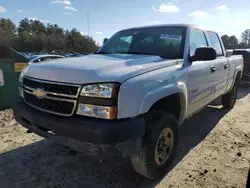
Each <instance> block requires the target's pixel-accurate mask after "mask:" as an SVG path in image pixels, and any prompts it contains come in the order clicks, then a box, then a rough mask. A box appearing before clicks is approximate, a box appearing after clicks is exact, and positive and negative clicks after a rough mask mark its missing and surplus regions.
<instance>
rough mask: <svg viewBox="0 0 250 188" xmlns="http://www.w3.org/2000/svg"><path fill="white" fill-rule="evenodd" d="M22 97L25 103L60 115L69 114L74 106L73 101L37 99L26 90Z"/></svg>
mask: <svg viewBox="0 0 250 188" xmlns="http://www.w3.org/2000/svg"><path fill="white" fill-rule="evenodd" d="M24 99H25V102H26V103H28V104H30V105H32V106H34V107H36V108H39V109H41V110H45V111H48V112H52V113H58V114H62V115H70V114H71V113H72V110H73V108H74V103H73V102H68V101H58V100H53V99H47V98H43V99H39V98H37V97H36V96H34V95H32V94H29V93H27V92H24Z"/></svg>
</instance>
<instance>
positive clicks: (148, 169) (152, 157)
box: [131, 113, 178, 180]
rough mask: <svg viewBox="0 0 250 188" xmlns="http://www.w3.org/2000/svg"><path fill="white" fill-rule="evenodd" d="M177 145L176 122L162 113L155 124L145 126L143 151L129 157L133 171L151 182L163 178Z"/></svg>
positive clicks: (172, 117) (170, 116) (171, 116)
mask: <svg viewBox="0 0 250 188" xmlns="http://www.w3.org/2000/svg"><path fill="white" fill-rule="evenodd" d="M158 115H159V114H158ZM177 145H178V129H177V120H176V118H175V117H174V116H173V115H171V114H165V113H163V116H162V117H160V118H159V120H158V121H156V123H155V124H154V123H149V124H148V125H147V131H146V134H145V137H144V147H143V149H142V150H141V151H139V152H138V153H134V154H132V155H131V163H132V166H133V168H134V170H135V171H136V172H137V173H139V174H141V175H143V176H145V177H147V178H149V179H152V180H155V179H157V178H159V177H161V176H163V175H164V174H165V173H166V170H167V168H168V167H169V166H170V165H171V163H172V161H173V159H174V157H175V154H176V150H177Z"/></svg>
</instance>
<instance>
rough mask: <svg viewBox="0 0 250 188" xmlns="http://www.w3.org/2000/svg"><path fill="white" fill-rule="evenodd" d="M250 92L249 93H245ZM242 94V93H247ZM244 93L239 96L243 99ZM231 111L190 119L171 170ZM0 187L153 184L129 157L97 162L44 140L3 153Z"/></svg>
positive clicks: (206, 111) (218, 110)
mask: <svg viewBox="0 0 250 188" xmlns="http://www.w3.org/2000/svg"><path fill="white" fill-rule="evenodd" d="M246 95H247V94H246ZM246 95H245V94H244V93H243V96H246ZM240 97H241V96H239V98H240ZM227 113H228V111H227V110H224V109H221V107H220V106H209V107H207V108H205V109H204V110H202V111H201V112H200V113H198V114H197V115H195V116H194V117H192V118H190V119H189V120H187V121H186V122H185V123H184V124H183V125H182V126H181V127H180V130H179V134H180V142H179V147H178V151H177V156H176V158H175V160H174V162H173V164H172V166H171V167H170V168H169V170H168V172H169V171H171V170H172V169H173V168H174V167H175V166H176V165H177V164H178V163H179V162H180V161H181V160H182V159H183V158H184V157H185V156H186V155H187V154H188V153H189V151H190V150H192V149H193V148H194V147H196V146H197V145H198V144H199V143H200V142H201V141H202V140H203V139H204V138H205V137H206V136H207V135H208V134H209V133H210V132H211V131H212V130H213V128H214V127H215V126H216V125H217V123H218V122H219V121H220V119H221V118H223V117H224V116H225V115H226V114H227ZM0 174H1V176H0V187H28V188H29V187H30V188H33V187H38V186H40V187H86V188H94V187H97V188H100V187H131V188H132V187H154V186H156V185H157V184H158V183H159V181H160V180H158V181H149V180H147V179H145V178H143V177H141V176H139V175H138V174H137V173H135V172H134V171H133V169H132V166H131V165H130V161H129V159H123V158H119V157H117V158H112V159H109V160H104V161H101V162H100V161H98V160H95V159H91V158H88V157H86V156H85V155H83V154H77V155H76V156H72V155H70V154H69V152H68V149H66V148H64V147H61V146H59V145H57V144H53V143H52V142H50V141H48V140H42V141H39V142H36V143H33V144H30V145H26V146H24V147H21V148H18V149H15V150H12V151H9V152H6V153H3V154H0Z"/></svg>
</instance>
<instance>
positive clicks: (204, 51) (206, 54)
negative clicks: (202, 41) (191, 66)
mask: <svg viewBox="0 0 250 188" xmlns="http://www.w3.org/2000/svg"><path fill="white" fill-rule="evenodd" d="M216 58H217V52H216V51H215V49H214V48H212V47H200V48H196V50H195V54H194V56H192V57H190V61H191V62H193V61H212V60H215V59H216Z"/></svg>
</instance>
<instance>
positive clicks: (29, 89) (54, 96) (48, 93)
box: [22, 77, 80, 116]
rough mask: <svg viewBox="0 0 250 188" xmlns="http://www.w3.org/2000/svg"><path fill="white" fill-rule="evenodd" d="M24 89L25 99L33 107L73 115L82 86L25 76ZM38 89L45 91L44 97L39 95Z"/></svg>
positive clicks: (63, 114)
mask: <svg viewBox="0 0 250 188" xmlns="http://www.w3.org/2000/svg"><path fill="white" fill-rule="evenodd" d="M22 89H23V95H24V96H23V97H24V101H25V102H26V103H27V104H29V105H31V106H32V107H34V108H37V109H39V110H42V111H46V112H49V113H53V114H57V115H62V116H71V115H73V113H74V111H75V108H76V101H77V97H78V94H79V93H78V92H79V91H80V86H78V85H70V84H68V85H66V84H65V83H56V82H49V81H48V82H47V81H43V80H37V79H33V78H27V77H24V79H23V87H22ZM38 89H39V91H40V92H43V93H44V95H43V96H42V97H38V95H37V93H36V91H37V90H38ZM38 93H39V92H38Z"/></svg>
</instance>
